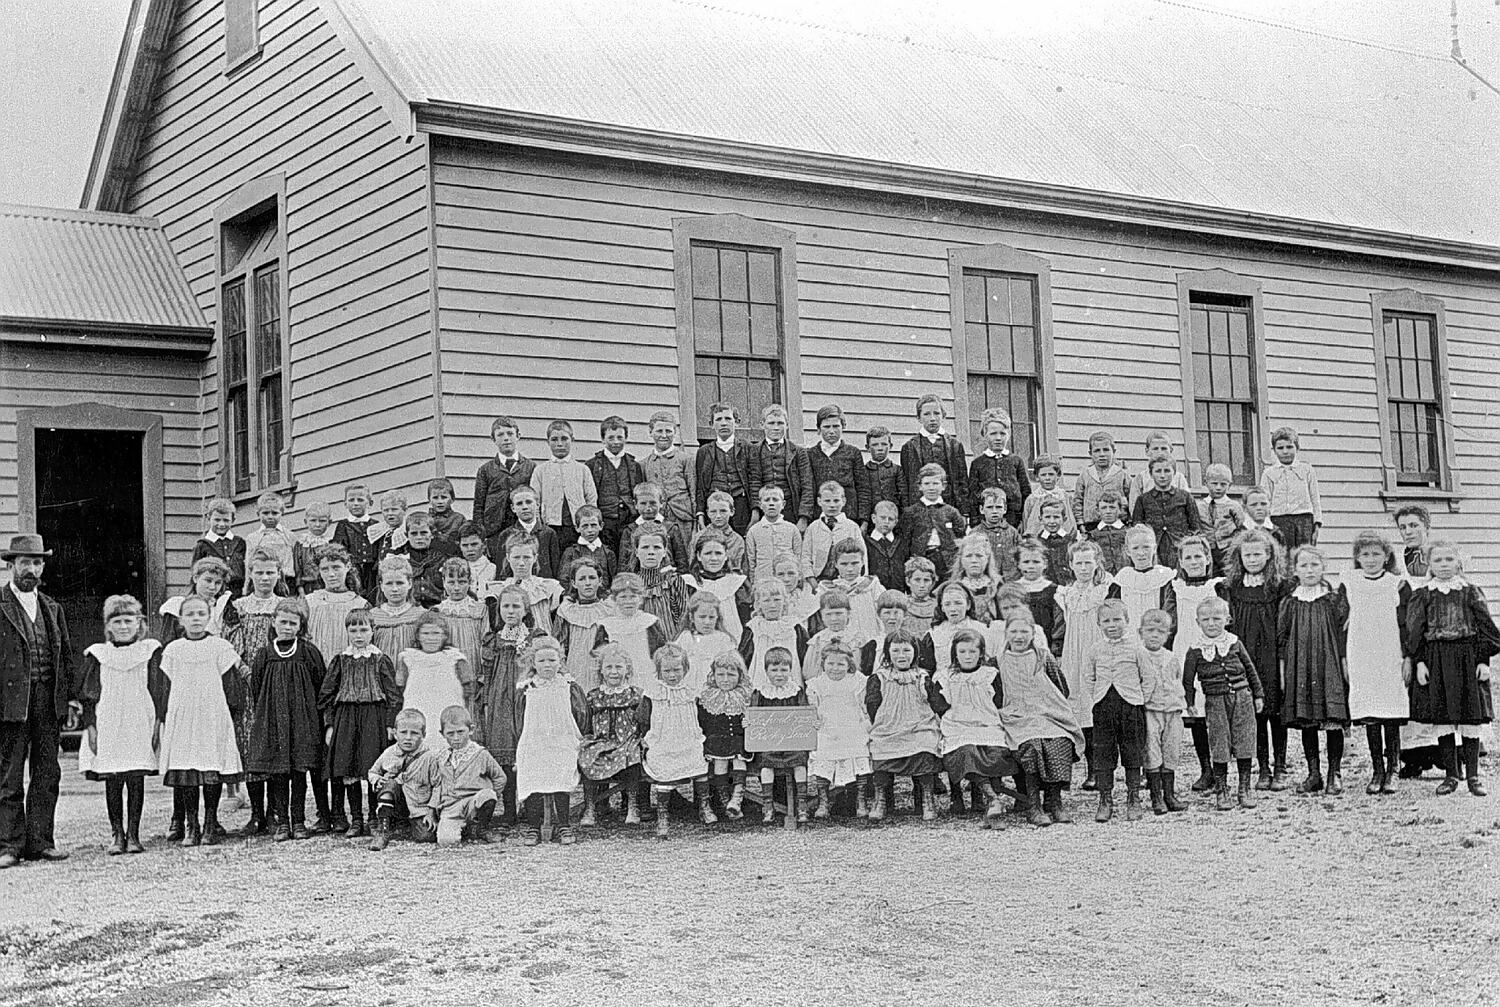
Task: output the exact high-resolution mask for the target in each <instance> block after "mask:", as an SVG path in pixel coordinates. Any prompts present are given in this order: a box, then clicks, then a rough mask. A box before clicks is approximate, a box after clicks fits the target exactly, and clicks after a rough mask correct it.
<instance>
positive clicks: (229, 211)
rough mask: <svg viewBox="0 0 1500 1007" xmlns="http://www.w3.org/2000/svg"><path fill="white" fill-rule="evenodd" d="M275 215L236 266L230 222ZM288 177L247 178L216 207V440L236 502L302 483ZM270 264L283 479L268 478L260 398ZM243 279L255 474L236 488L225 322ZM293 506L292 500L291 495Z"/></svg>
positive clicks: (223, 479) (227, 490)
mask: <svg viewBox="0 0 1500 1007" xmlns="http://www.w3.org/2000/svg"><path fill="white" fill-rule="evenodd" d="M273 210H274V212H275V214H276V236H275V238H274V240H273V241H271V242H270V243H269V245H268V247H267V248H266V249H264V250H262V251H261V252H260V254H257V255H254V256H251V255H248V254H247V255H246V256H245V257H244V258H243V259H241V260H240V261H239V262H237V263H235V264H234V265H233V266H232V267H231V266H228V264H227V263H226V261H225V258H224V245H225V238H226V235H227V232H228V229H229V228H232V227H234V226H236V225H239V224H242V223H244V222H245V221H247V220H251V219H254V218H257V217H261V216H264V215H266V214H267V212H268V211H273ZM286 223H287V221H286V178H285V176H283V175H279V174H278V175H269V176H266V177H263V178H258V179H255V180H254V181H250V182H246V183H245V184H244V185H241V186H240V187H239V188H238V189H236V190H235V191H234V192H233V193H232V194H231V195H230V196H229V197H228V198H226V199H225V200H223V201H222V202H221V203H219V205H218V206H217V207H215V209H214V280H215V286H214V301H215V314H216V318H215V326H214V327H215V331H216V337H217V338H216V341H215V342H216V351H217V353H218V360H217V361H216V366H217V370H218V381H219V388H218V409H219V412H218V444H219V472H218V477H217V482H218V485H219V492H220V493H221V494H222V495H224V496H227V497H229V498H230V499H231V500H234V501H235V502H236V503H246V502H249V501H252V500H254V499H255V498H256V497H258V496H259V495H260V494H261V493H265V492H268V491H275V492H278V493H281V494H282V495H284V496H287V497H290V496H291V495H292V493H293V491H294V490H295V488H296V483H295V479H294V476H293V472H292V422H291V402H292V400H291V367H290V363H291V325H290V324H289V311H288V304H287V256H286ZM267 269H274V270H275V276H276V284H277V287H278V290H277V296H278V304H277V315H278V320H279V332H278V340H279V345H280V350H281V360H280V362H279V369H280V374H279V378H280V385H281V413H282V415H281V442H282V448H281V454H280V457H279V458H278V459H276V462H275V464H276V466H277V472H276V476H277V478H274V479H270V480H268V479H266V478H264V472H265V470H266V462H265V449H266V445H265V433H266V431H265V429H264V428H263V424H262V422H261V416H260V413H261V406H260V400H261V395H262V385H263V384H264V382H263V380H262V375H261V366H260V360H259V352H258V343H259V342H260V338H259V333H258V331H257V328H258V327H257V320H258V314H257V294H258V292H257V290H256V287H257V283H256V281H257V278H258V277H259V276H261V275H263V274H264V273H265V272H266V270H267ZM236 282H238V283H240V284H242V289H243V291H244V294H243V296H244V324H245V334H244V340H245V376H244V382H243V383H244V386H245V400H246V408H245V412H246V425H247V437H248V439H249V456H250V459H249V461H250V474H249V488H248V489H243V490H237V489H236V487H235V481H236V480H235V474H236V473H235V469H234V464H233V460H232V455H231V451H232V447H231V446H230V445H229V443H228V433H229V429H230V428H229V422H228V418H229V370H228V362H229V361H228V358H229V355H228V353H227V330H226V327H225V317H226V315H225V303H226V302H225V298H224V291H225V289H226V288H227V287H228V286H230V285H231V284H233V283H236ZM288 505H290V501H288Z"/></svg>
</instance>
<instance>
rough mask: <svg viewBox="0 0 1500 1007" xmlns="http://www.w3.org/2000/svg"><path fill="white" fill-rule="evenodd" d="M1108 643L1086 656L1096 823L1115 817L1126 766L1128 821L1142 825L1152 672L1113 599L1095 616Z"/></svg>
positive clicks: (1121, 606) (1121, 605)
mask: <svg viewBox="0 0 1500 1007" xmlns="http://www.w3.org/2000/svg"><path fill="white" fill-rule="evenodd" d="M1095 618H1096V619H1097V620H1098V623H1099V631H1100V632H1101V633H1102V634H1103V638H1102V639H1101V640H1099V642H1098V643H1096V644H1094V646H1093V647H1092V648H1090V649H1089V651H1088V653H1087V654H1085V655H1084V659H1083V674H1082V682H1081V688H1082V689H1083V692H1084V698H1085V699H1086V701H1087V702H1088V703H1089V704H1090V706H1091V707H1092V708H1093V721H1094V729H1093V732H1092V734H1091V736H1090V737H1091V740H1092V742H1093V750H1092V757H1091V760H1090V767H1091V768H1092V770H1093V772H1094V780H1095V782H1096V784H1097V786H1098V788H1099V810H1098V812H1097V813H1096V814H1095V815H1094V821H1096V822H1107V821H1109V820H1110V818H1111V817H1113V815H1114V812H1115V798H1114V791H1115V767H1116V766H1117V765H1123V766H1124V767H1125V788H1126V793H1125V802H1126V803H1125V820H1126V821H1127V822H1135V821H1139V820H1140V819H1141V817H1142V812H1141V768H1142V766H1143V765H1144V764H1145V760H1146V669H1145V668H1144V667H1143V665H1144V664H1145V659H1144V657H1143V656H1142V653H1141V644H1140V641H1139V640H1138V639H1137V638H1136V637H1135V635H1134V634H1132V633H1129V632H1128V629H1129V624H1128V618H1129V616H1128V614H1127V612H1126V609H1125V603H1124V602H1123V601H1121V600H1120V599H1118V598H1108V599H1106V600H1105V601H1104V602H1102V603H1101V604H1100V605H1099V609H1098V611H1097V613H1096V614H1095Z"/></svg>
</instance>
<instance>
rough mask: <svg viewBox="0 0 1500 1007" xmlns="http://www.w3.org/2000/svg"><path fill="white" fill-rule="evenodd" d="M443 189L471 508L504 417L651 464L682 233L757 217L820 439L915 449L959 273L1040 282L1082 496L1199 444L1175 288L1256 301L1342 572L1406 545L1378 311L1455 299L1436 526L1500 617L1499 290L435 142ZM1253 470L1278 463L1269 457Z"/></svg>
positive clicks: (1246, 246)
mask: <svg viewBox="0 0 1500 1007" xmlns="http://www.w3.org/2000/svg"><path fill="white" fill-rule="evenodd" d="M433 167H434V174H433V184H434V205H435V212H436V217H435V223H436V228H437V270H438V274H437V282H438V298H439V311H440V316H439V317H440V322H441V330H442V354H443V370H444V374H443V386H444V413H445V418H446V422H445V431H444V433H445V451H446V455H447V468H448V472H449V474H450V475H452V476H454V477H456V478H457V477H463V478H462V479H460V480H459V481H460V487H459V495H460V497H461V498H463V497H466V496H467V495H468V494H469V493H470V492H471V490H470V487H471V486H472V482H471V477H472V474H473V473H474V471H475V470H476V469H477V468H478V466H479V465H480V464H481V463H482V462H483V461H484V459H486V458H488V457H490V455H491V453H492V447H491V445H490V441H489V436H488V434H489V424H490V421H491V420H492V419H493V417H494V416H495V415H498V414H499V413H501V412H505V413H509V414H511V415H513V416H515V417H516V418H517V419H518V420H519V421H520V422H521V425H522V433H523V444H524V450H526V451H527V452H528V453H529V454H531V455H532V456H534V457H545V454H546V452H545V445H544V443H543V438H544V434H545V426H546V423H547V421H548V420H550V419H552V418H554V417H558V416H561V417H565V418H568V419H570V420H572V421H573V422H574V425H575V434H576V436H577V443H578V448H577V454H578V455H579V456H580V457H586V456H588V455H590V454H592V453H593V452H594V451H595V450H596V449H597V446H598V445H597V436H598V435H597V423H598V421H599V420H600V419H602V418H603V417H604V416H606V415H609V414H610V413H619V414H620V415H622V416H624V417H625V418H626V420H627V421H629V422H630V423H631V424H632V446H633V448H634V450H636V451H637V452H638V453H640V452H644V451H646V450H649V443H648V442H647V439H646V436H645V422H646V420H647V418H648V417H649V415H650V413H651V412H652V411H654V410H656V409H659V408H670V409H676V408H677V404H678V387H679V385H678V375H677V361H676V353H677V347H676V329H675V324H676V323H675V303H674V298H675V294H674V278H673V244H672V221H673V219H674V218H680V217H687V216H695V215H702V214H719V213H739V214H743V215H745V216H747V217H751V218H754V219H756V220H759V221H763V222H765V223H768V224H771V225H774V226H777V227H781V228H785V229H788V230H791V231H792V232H794V233H795V235H796V239H797V289H796V297H797V301H798V312H799V315H800V325H801V332H800V351H801V359H802V402H803V409H804V415H803V416H802V417H801V423H800V425H801V427H802V433H803V436H804V438H805V439H807V440H809V441H810V440H811V439H812V437H813V427H814V414H815V413H816V411H817V409H818V407H819V406H821V405H822V404H824V403H825V402H829V401H837V402H839V403H840V404H841V405H842V406H843V407H844V409H845V411H846V414H847V416H848V426H849V433H850V435H851V439H852V441H853V442H854V443H856V444H860V445H862V444H863V440H864V438H863V434H864V431H866V430H868V429H869V428H870V427H871V426H874V425H876V424H883V425H886V426H889V427H891V428H892V430H894V431H895V432H896V435H897V441H898V443H899V442H900V441H901V440H904V439H905V437H906V436H907V435H908V434H909V432H910V431H911V430H912V429H913V427H914V420H913V417H912V412H911V407H912V402H913V400H914V399H915V398H916V396H917V395H919V394H921V393H923V392H926V391H929V390H932V391H937V392H938V393H939V394H941V395H942V396H943V397H944V398H945V399H947V400H948V401H950V403H951V401H952V393H953V372H952V365H951V352H952V351H951V346H950V341H951V338H950V329H949V314H948V303H949V301H948V298H949V290H948V286H949V281H948V251H949V250H950V249H952V248H957V247H963V246H967V245H977V244H988V243H1002V244H1006V245H1011V246H1014V247H1016V248H1019V249H1021V250H1023V251H1026V252H1029V253H1031V254H1034V255H1038V256H1041V257H1043V258H1045V259H1047V260H1048V261H1049V262H1050V264H1051V271H1052V272H1051V286H1052V316H1053V337H1054V355H1055V364H1056V388H1057V402H1058V416H1057V418H1056V420H1057V433H1058V439H1059V444H1060V447H1061V449H1062V453H1063V456H1064V458H1065V459H1066V460H1067V470H1068V476H1067V479H1068V481H1069V482H1070V483H1071V480H1072V478H1073V476H1074V474H1075V473H1076V472H1077V471H1078V468H1079V467H1080V465H1082V464H1083V463H1085V461H1086V458H1087V440H1088V435H1089V433H1090V432H1091V431H1093V430H1095V429H1100V428H1103V429H1107V430H1110V431H1112V432H1113V433H1114V434H1115V436H1116V438H1117V440H1118V442H1119V447H1120V455H1121V457H1122V459H1123V460H1124V461H1125V462H1126V463H1127V465H1130V466H1132V467H1136V468H1138V467H1139V466H1140V463H1141V461H1142V460H1143V457H1144V449H1143V441H1144V437H1145V434H1146V433H1147V432H1148V431H1149V430H1152V429H1154V428H1157V427H1160V428H1163V429H1165V430H1167V431H1168V433H1169V434H1171V435H1172V436H1173V438H1174V439H1175V440H1176V441H1177V442H1178V443H1179V445H1180V444H1181V438H1182V432H1181V430H1182V395H1183V385H1182V380H1181V373H1180V371H1181V365H1180V357H1179V347H1178V343H1179V335H1178V296H1177V275H1178V274H1179V273H1181V272H1190V271H1200V270H1209V269H1224V270H1228V271H1230V272H1233V273H1237V274H1240V275H1242V276H1245V277H1247V278H1250V279H1253V280H1256V281H1258V282H1259V283H1260V284H1261V287H1262V297H1263V303H1262V309H1263V313H1264V325H1265V342H1266V345H1265V348H1264V351H1265V358H1266V374H1267V386H1268V387H1267V389H1266V392H1267V394H1266V400H1267V415H1265V416H1263V417H1262V418H1261V425H1262V429H1263V430H1264V431H1265V432H1269V431H1270V430H1271V429H1272V428H1274V427H1276V426H1280V425H1283V424H1288V425H1291V426H1294V427H1296V428H1297V429H1298V430H1300V431H1301V432H1302V448H1303V454H1304V457H1305V458H1307V459H1308V460H1310V461H1312V462H1313V463H1314V464H1315V465H1316V466H1317V467H1318V470H1319V472H1320V481H1321V484H1322V487H1323V499H1324V506H1325V510H1326V512H1327V513H1326V515H1325V521H1326V528H1325V533H1324V536H1323V542H1324V543H1325V545H1327V546H1328V548H1329V550H1330V552H1331V554H1332V557H1333V559H1334V564H1335V568H1338V567H1342V566H1344V565H1345V564H1346V562H1347V560H1346V555H1347V551H1348V548H1349V544H1350V542H1351V541H1352V538H1353V535H1354V534H1355V532H1357V531H1358V530H1359V529H1360V528H1363V527H1369V526H1375V527H1379V528H1386V529H1389V527H1390V524H1391V518H1390V514H1389V513H1388V511H1387V509H1386V505H1385V504H1384V503H1383V502H1382V500H1381V499H1380V497H1379V495H1378V491H1379V489H1380V488H1381V486H1382V485H1383V483H1382V476H1381V470H1380V433H1379V417H1378V413H1377V408H1379V405H1378V403H1377V400H1376V384H1375V366H1376V361H1375V357H1374V342H1373V336H1372V333H1371V323H1370V294H1371V293H1372V292H1374V291H1377V290H1388V289H1394V288H1401V287H1412V288H1415V289H1417V290H1420V291H1422V292H1424V293H1426V294H1429V295H1432V296H1435V297H1438V298H1441V299H1442V300H1443V301H1444V303H1445V307H1446V317H1447V328H1448V347H1449V354H1450V363H1451V371H1452V373H1451V375H1450V382H1451V387H1452V393H1453V400H1454V416H1453V418H1452V419H1453V421H1454V423H1455V428H1456V434H1457V436H1456V438H1455V441H1456V451H1457V458H1456V464H1457V468H1458V471H1459V478H1460V481H1461V487H1462V492H1463V495H1464V499H1463V500H1462V502H1461V504H1460V505H1459V509H1458V510H1457V511H1456V512H1452V513H1450V512H1449V510H1448V508H1447V507H1446V506H1445V505H1443V504H1436V505H1434V506H1433V510H1434V523H1435V526H1436V529H1437V530H1438V531H1439V532H1441V533H1445V534H1452V535H1455V536H1456V537H1458V538H1459V539H1460V541H1462V542H1464V543H1465V544H1466V547H1467V548H1468V550H1469V552H1470V555H1471V558H1472V561H1471V564H1470V567H1471V569H1472V570H1473V571H1474V572H1475V576H1476V577H1477V578H1478V579H1479V581H1480V582H1481V583H1483V584H1485V585H1486V586H1487V587H1489V588H1491V594H1492V595H1500V537H1497V536H1496V535H1495V534H1494V532H1493V529H1494V528H1495V527H1496V526H1497V524H1500V452H1497V450H1496V448H1495V444H1496V443H1500V416H1497V415H1496V413H1495V411H1494V410H1493V409H1492V408H1491V407H1490V406H1489V404H1488V403H1489V401H1490V399H1491V398H1492V393H1491V392H1489V391H1488V390H1487V386H1486V379H1487V376H1488V375H1492V374H1493V373H1494V371H1495V368H1496V366H1497V364H1500V349H1497V341H1500V336H1497V329H1500V284H1497V283H1496V282H1495V281H1494V280H1493V279H1492V278H1489V277H1484V276H1481V275H1480V274H1467V273H1461V272H1445V271H1442V270H1438V269H1435V268H1429V267H1424V266H1421V265H1416V264H1404V263H1396V262H1392V261H1388V260H1379V259H1374V258H1363V259H1355V258H1351V257H1344V256H1335V255H1331V254H1321V253H1316V252H1295V251H1291V250H1288V249H1285V248H1273V247H1272V246H1269V245H1265V244H1253V243H1249V242H1231V241H1228V240H1218V241H1214V242H1209V241H1207V240H1201V239H1194V238H1191V237H1189V236H1180V235H1174V234H1170V233H1167V232H1151V233H1147V232H1144V231H1142V230H1139V229H1124V228H1120V227H1115V226H1113V225H1107V224H1101V225H1089V224H1087V223H1085V222H1079V221H1066V220H1060V219H1047V218H1042V217H1039V216H1025V215H1019V214H1011V213H1005V212H1003V211H1000V210H994V209H988V208H983V207H977V206H967V205H957V204H952V203H938V202H923V201H918V200H913V199H900V198H894V197H892V198H885V197H881V196H878V195H874V194H864V193H858V192H852V191H842V190H837V189H832V188H827V187H814V186H802V187H793V186H790V185H783V184H779V183H769V182H762V181H756V180H749V179H742V178H736V177H732V176H728V175H716V174H710V173H705V172H687V171H680V170H678V171H668V170H665V169H657V168H653V167H650V166H647V165H642V164H639V163H632V164H626V163H623V162H612V161H608V160H604V159H592V160H590V159H585V158H581V157H572V156H563V155H558V156H552V155H548V154H545V153H536V152H529V151H524V150H520V149H517V148H512V147H507V146H503V145H498V144H496V145H482V144H472V143H459V142H452V143H448V142H441V141H438V142H436V144H435V146H434V154H433ZM794 425H796V424H795V423H794ZM961 429H962V428H961ZM1261 453H1262V456H1263V458H1266V459H1269V458H1270V457H1271V455H1270V450H1269V447H1268V446H1262V448H1261Z"/></svg>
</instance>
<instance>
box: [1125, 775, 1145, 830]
mask: <svg viewBox="0 0 1500 1007" xmlns="http://www.w3.org/2000/svg"><path fill="white" fill-rule="evenodd" d="M1144 817H1145V813H1144V812H1143V811H1141V771H1140V770H1139V769H1126V770H1125V820H1126V821H1127V822H1139V821H1140V820H1141V819H1142V818H1144Z"/></svg>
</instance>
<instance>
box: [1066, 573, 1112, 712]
mask: <svg viewBox="0 0 1500 1007" xmlns="http://www.w3.org/2000/svg"><path fill="white" fill-rule="evenodd" d="M1108 594H1109V584H1108V583H1104V584H1070V585H1068V586H1067V587H1065V588H1061V589H1059V590H1058V592H1057V604H1058V607H1059V608H1061V609H1062V613H1063V618H1064V620H1065V624H1066V626H1067V630H1066V633H1065V634H1064V636H1063V649H1062V660H1061V661H1060V662H1059V664H1061V666H1062V673H1063V678H1064V679H1065V680H1066V681H1067V683H1068V697H1069V699H1071V700H1072V703H1073V715H1074V717H1075V718H1076V719H1077V721H1078V726H1079V727H1093V726H1094V697H1093V696H1091V695H1089V692H1088V690H1087V689H1085V688H1083V667H1084V663H1085V662H1086V661H1087V660H1088V656H1089V652H1090V651H1092V650H1093V649H1094V645H1095V644H1097V643H1098V642H1099V641H1100V640H1102V639H1104V631H1103V630H1101V629H1100V628H1099V606H1100V605H1102V604H1104V599H1105V597H1106V596H1108Z"/></svg>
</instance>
